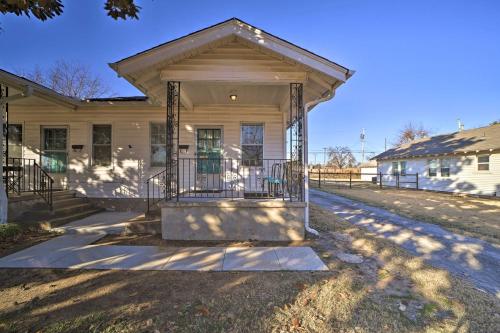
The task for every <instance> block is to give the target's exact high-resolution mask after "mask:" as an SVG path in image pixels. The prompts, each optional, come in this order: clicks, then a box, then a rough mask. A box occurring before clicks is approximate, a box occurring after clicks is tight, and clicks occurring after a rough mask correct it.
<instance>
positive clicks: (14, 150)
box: [8, 124, 23, 158]
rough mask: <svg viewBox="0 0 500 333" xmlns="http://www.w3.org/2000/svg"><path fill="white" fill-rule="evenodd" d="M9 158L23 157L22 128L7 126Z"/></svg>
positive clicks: (15, 125)
mask: <svg viewBox="0 0 500 333" xmlns="http://www.w3.org/2000/svg"><path fill="white" fill-rule="evenodd" d="M8 138H9V145H8V149H9V158H22V157H23V126H22V125H19V124H9V136H8Z"/></svg>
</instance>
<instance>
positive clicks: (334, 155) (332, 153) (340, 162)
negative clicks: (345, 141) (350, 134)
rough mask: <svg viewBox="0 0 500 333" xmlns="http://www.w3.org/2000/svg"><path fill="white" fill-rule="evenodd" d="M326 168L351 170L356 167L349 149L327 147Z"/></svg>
mask: <svg viewBox="0 0 500 333" xmlns="http://www.w3.org/2000/svg"><path fill="white" fill-rule="evenodd" d="M327 154H328V163H327V165H328V166H333V167H335V168H338V169H344V168H352V167H354V166H356V158H355V157H354V154H353V153H352V151H351V149H350V148H349V147H341V146H336V147H329V148H328V149H327Z"/></svg>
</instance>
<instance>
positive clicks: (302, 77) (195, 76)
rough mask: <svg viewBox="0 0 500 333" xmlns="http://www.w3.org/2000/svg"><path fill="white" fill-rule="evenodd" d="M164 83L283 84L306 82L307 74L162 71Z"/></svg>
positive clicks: (161, 75)
mask: <svg viewBox="0 0 500 333" xmlns="http://www.w3.org/2000/svg"><path fill="white" fill-rule="evenodd" d="M160 78H161V80H162V81H194V82H228V83H247V84H283V85H285V84H286V85H288V84H290V83H291V82H306V81H307V73H306V72H268V71H251V70H244V69H243V70H242V69H239V68H234V70H224V71H203V70H191V71H190V70H174V69H170V70H162V71H161V73H160Z"/></svg>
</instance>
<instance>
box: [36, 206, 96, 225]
mask: <svg viewBox="0 0 500 333" xmlns="http://www.w3.org/2000/svg"><path fill="white" fill-rule="evenodd" d="M102 211H104V209H103V208H89V209H86V210H82V211H79V212H76V213H72V214H67V215H63V216H57V217H53V218H47V219H44V220H43V221H40V222H39V223H38V224H39V225H40V226H41V227H42V228H43V229H53V228H55V227H58V226H60V225H63V224H66V223H69V222H73V221H76V220H80V219H83V218H85V217H87V216H90V215H93V214H96V213H100V212H102Z"/></svg>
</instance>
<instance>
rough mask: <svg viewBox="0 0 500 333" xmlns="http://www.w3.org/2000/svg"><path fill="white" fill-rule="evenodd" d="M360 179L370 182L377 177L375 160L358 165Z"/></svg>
mask: <svg viewBox="0 0 500 333" xmlns="http://www.w3.org/2000/svg"><path fill="white" fill-rule="evenodd" d="M359 170H360V173H361V180H362V181H367V182H371V181H372V180H373V178H377V161H374V160H371V161H368V162H364V163H361V164H360V165H359Z"/></svg>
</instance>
